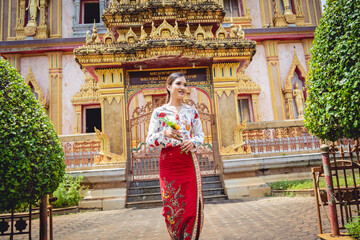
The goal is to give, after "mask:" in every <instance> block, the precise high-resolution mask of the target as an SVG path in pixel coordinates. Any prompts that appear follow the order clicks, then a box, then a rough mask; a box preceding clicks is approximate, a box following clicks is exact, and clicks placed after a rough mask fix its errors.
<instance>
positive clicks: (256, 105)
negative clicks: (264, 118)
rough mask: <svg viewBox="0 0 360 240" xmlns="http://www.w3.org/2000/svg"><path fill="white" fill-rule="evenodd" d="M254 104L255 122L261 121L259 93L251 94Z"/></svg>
mask: <svg viewBox="0 0 360 240" xmlns="http://www.w3.org/2000/svg"><path fill="white" fill-rule="evenodd" d="M251 99H252V104H253V111H254V118H255V119H254V120H255V122H259V121H261V114H260V112H259V94H252V95H251Z"/></svg>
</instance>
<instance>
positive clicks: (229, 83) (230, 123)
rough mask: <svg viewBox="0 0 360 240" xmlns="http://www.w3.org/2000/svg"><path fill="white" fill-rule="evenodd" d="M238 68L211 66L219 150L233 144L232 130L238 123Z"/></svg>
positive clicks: (237, 64)
mask: <svg viewBox="0 0 360 240" xmlns="http://www.w3.org/2000/svg"><path fill="white" fill-rule="evenodd" d="M238 66H239V63H214V64H213V65H212V70H211V72H212V73H213V82H214V92H215V94H214V103H215V106H214V108H215V117H216V124H217V130H218V131H217V134H218V141H219V147H220V150H221V149H222V148H223V147H227V146H230V145H232V144H234V142H235V139H234V129H235V128H236V126H237V124H238V123H239V121H240V120H239V119H240V118H239V117H240V116H239V112H238V111H239V110H238V109H239V108H238V105H237V104H238V103H237V91H236V86H237V78H236V70H237V67H238ZM230 69H231V70H230ZM234 110H235V111H234Z"/></svg>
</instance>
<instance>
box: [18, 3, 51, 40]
mask: <svg viewBox="0 0 360 240" xmlns="http://www.w3.org/2000/svg"><path fill="white" fill-rule="evenodd" d="M48 2H49V0H29V2H28V7H27V8H25V6H26V0H19V5H18V14H17V18H16V27H15V32H16V37H15V39H16V40H22V39H25V38H26V37H27V36H33V37H34V39H43V38H48V37H49V27H48V24H47V19H48V17H47V12H48ZM38 10H39V11H40V14H39V15H38ZM27 13H29V16H30V19H29V21H28V23H27V25H26V26H24V24H25V14H27ZM38 19H39V26H38V25H37V20H38Z"/></svg>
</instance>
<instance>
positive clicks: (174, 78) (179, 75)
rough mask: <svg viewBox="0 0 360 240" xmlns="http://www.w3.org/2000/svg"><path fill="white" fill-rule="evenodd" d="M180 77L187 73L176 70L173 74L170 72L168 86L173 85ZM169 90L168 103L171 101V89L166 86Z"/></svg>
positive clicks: (167, 80)
mask: <svg viewBox="0 0 360 240" xmlns="http://www.w3.org/2000/svg"><path fill="white" fill-rule="evenodd" d="M179 77H185V74H183V73H180V72H174V73H172V74H170V76H168V78H167V79H166V87H167V85H170V86H171V85H172V84H173V82H174V81H175V80H176V79H178V78H179ZM166 91H167V98H166V102H167V103H168V102H169V101H170V91H169V90H168V89H167V88H166Z"/></svg>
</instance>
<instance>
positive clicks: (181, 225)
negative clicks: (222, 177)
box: [159, 146, 204, 240]
mask: <svg viewBox="0 0 360 240" xmlns="http://www.w3.org/2000/svg"><path fill="white" fill-rule="evenodd" d="M159 165H160V187H161V194H162V200H163V216H164V217H165V222H166V226H167V229H168V231H169V234H170V236H171V239H174V240H183V239H184V240H189V239H198V238H199V236H200V232H201V228H202V223H203V209H204V207H203V196H202V183H201V175H200V169H199V165H198V161H197V158H196V155H195V154H194V153H190V152H189V153H188V154H186V153H184V152H183V153H181V152H180V147H179V146H176V147H168V148H163V149H162V150H161V153H160V163H159Z"/></svg>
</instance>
